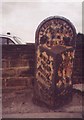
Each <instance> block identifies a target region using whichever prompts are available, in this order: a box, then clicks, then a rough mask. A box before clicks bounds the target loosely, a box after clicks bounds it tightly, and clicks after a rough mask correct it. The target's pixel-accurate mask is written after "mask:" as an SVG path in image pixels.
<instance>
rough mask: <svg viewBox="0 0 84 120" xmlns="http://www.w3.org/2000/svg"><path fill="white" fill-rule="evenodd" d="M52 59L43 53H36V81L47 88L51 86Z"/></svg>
mask: <svg viewBox="0 0 84 120" xmlns="http://www.w3.org/2000/svg"><path fill="white" fill-rule="evenodd" d="M53 61H54V59H53V57H52V56H51V55H50V56H49V55H48V54H47V53H46V52H45V51H44V52H41V51H40V49H38V51H37V73H36V77H37V78H39V79H38V80H39V81H40V82H42V83H44V84H45V85H46V86H47V87H48V88H49V87H50V86H51V84H52V76H53V73H54V70H53Z"/></svg>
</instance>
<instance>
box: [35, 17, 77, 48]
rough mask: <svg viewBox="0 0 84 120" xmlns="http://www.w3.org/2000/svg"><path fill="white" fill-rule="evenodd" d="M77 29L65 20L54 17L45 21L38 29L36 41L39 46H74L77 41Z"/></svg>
mask: <svg viewBox="0 0 84 120" xmlns="http://www.w3.org/2000/svg"><path fill="white" fill-rule="evenodd" d="M75 34H76V32H75V28H74V26H73V25H72V23H71V22H70V21H68V20H67V19H65V18H60V17H59V18H56V17H54V18H53V19H52V18H49V19H46V20H44V21H43V22H42V23H41V25H40V26H39V27H38V29H37V33H36V39H37V41H38V44H43V45H45V46H46V47H51V46H55V45H67V46H69V45H72V44H73V41H74V39H75Z"/></svg>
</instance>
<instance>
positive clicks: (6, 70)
mask: <svg viewBox="0 0 84 120" xmlns="http://www.w3.org/2000/svg"><path fill="white" fill-rule="evenodd" d="M34 66H35V45H34V44H28V45H9V46H6V45H5V46H2V84H3V87H8V86H27V85H28V82H32V79H33V77H34V71H35V70H34V69H35V67H34Z"/></svg>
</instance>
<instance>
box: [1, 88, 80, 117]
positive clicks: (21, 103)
mask: <svg viewBox="0 0 84 120" xmlns="http://www.w3.org/2000/svg"><path fill="white" fill-rule="evenodd" d="M32 96H33V89H32V88H30V89H27V88H26V89H25V88H22V89H19V88H18V89H11V88H10V89H4V90H3V99H2V116H3V118H39V117H40V118H67V117H69V118H81V117H82V94H81V92H78V91H77V92H76V91H74V92H73V99H72V101H71V102H70V103H68V104H67V105H65V106H63V107H61V108H59V109H56V110H51V109H49V108H47V107H45V106H43V107H41V106H37V105H35V104H34V103H33V102H32Z"/></svg>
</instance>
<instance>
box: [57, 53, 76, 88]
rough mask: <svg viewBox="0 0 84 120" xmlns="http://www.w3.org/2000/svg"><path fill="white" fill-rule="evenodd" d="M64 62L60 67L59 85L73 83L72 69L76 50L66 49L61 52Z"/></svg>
mask: <svg viewBox="0 0 84 120" xmlns="http://www.w3.org/2000/svg"><path fill="white" fill-rule="evenodd" d="M61 56H62V62H61V63H60V65H59V68H58V82H57V83H56V86H57V87H61V86H62V85H65V86H67V85H72V79H71V77H72V69H73V59H74V51H66V52H65V53H62V54H61Z"/></svg>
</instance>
